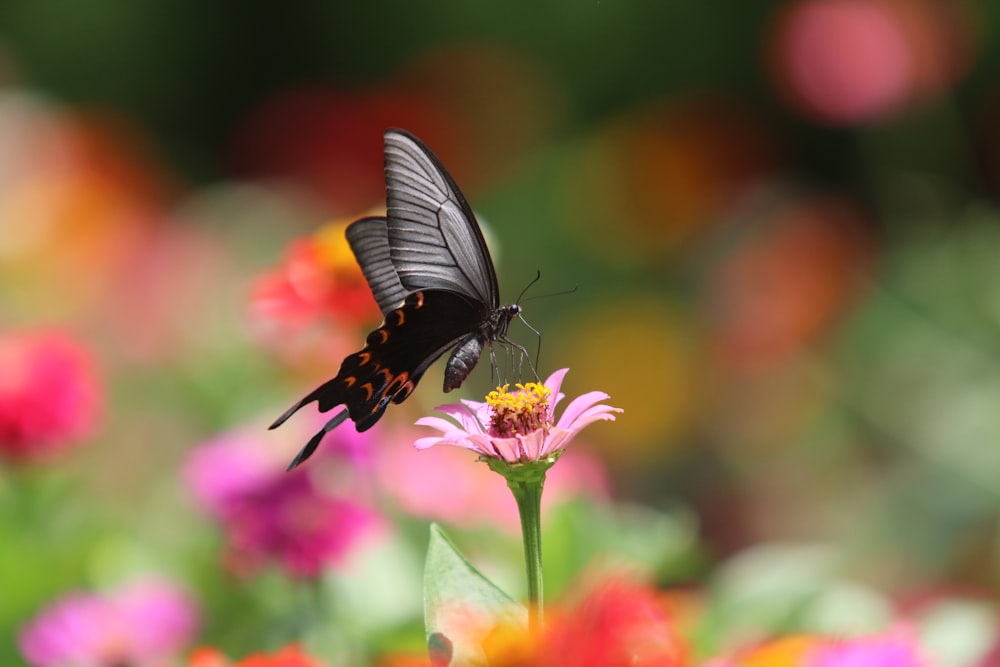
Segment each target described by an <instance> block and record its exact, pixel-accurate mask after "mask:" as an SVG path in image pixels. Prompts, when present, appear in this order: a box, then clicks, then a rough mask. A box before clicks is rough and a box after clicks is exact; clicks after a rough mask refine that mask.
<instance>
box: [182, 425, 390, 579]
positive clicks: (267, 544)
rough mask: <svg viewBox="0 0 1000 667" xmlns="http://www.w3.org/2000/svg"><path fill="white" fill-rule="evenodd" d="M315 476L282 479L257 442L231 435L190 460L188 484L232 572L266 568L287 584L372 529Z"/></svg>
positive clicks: (368, 519) (315, 572)
mask: <svg viewBox="0 0 1000 667" xmlns="http://www.w3.org/2000/svg"><path fill="white" fill-rule="evenodd" d="M331 437H332V436H331ZM333 449H336V448H333ZM315 468H316V470H315V471H312V470H311V471H305V470H301V471H300V470H295V471H293V472H290V473H286V472H285V470H284V466H283V465H282V464H280V463H278V462H277V461H276V460H271V457H269V456H268V455H267V452H266V451H265V450H264V448H263V447H261V446H258V443H257V442H255V441H253V440H251V439H250V438H247V437H239V436H236V435H229V436H222V437H220V438H218V439H216V440H214V441H212V442H210V443H208V444H205V445H202V446H201V447H199V448H198V449H196V450H195V451H194V452H193V453H192V454H191V455H190V457H189V459H188V462H187V465H186V475H187V479H188V484H189V485H190V487H191V488H192V491H193V493H194V496H195V498H196V499H197V500H198V501H199V502H200V503H201V505H202V506H203V508H204V509H205V510H206V511H207V512H208V513H209V514H210V515H212V516H213V517H215V518H216V519H217V520H218V521H219V522H220V523H221V524H222V527H223V531H224V532H225V535H226V542H227V545H228V549H229V558H228V562H229V564H230V565H231V566H232V567H233V568H234V569H235V570H236V571H238V572H241V573H252V572H254V571H256V570H258V569H259V568H260V567H262V566H263V565H264V564H265V563H266V562H267V561H269V560H273V561H276V562H277V563H278V564H279V565H280V566H281V567H283V568H284V569H285V570H286V571H287V572H288V573H290V574H292V575H294V576H302V577H315V576H319V575H320V574H321V573H322V571H323V569H324V568H325V567H326V566H328V565H332V564H336V563H339V562H341V561H342V560H343V559H344V558H345V557H346V556H347V554H348V553H349V552H350V550H351V549H352V547H354V546H355V545H356V544H357V543H358V542H359V541H360V539H361V538H362V537H364V536H366V535H367V534H368V533H369V531H370V530H371V529H372V528H374V527H376V526H377V525H379V521H378V518H377V516H376V515H375V514H374V513H373V512H372V511H371V510H369V509H368V508H367V507H365V506H364V505H361V504H360V503H357V502H355V501H354V500H351V499H348V498H345V497H340V496H337V495H334V494H332V493H330V492H327V491H324V490H323V489H322V488H321V487H320V484H318V483H317V481H316V478H315V477H314V476H313V473H314V472H318V471H320V467H315Z"/></svg>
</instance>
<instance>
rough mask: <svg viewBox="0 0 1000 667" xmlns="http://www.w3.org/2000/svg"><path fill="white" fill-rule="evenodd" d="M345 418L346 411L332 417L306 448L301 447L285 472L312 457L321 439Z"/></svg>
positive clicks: (346, 415)
mask: <svg viewBox="0 0 1000 667" xmlns="http://www.w3.org/2000/svg"><path fill="white" fill-rule="evenodd" d="M347 417H348V412H347V410H346V409H344V410H341V411H340V412H338V413H337V414H336V415H334V416H333V418H332V419H331V420H330V421H328V422H327V423H326V424H325V425H324V426H323V428H322V429H320V431H319V432H318V433H317V434H316V435H314V436H313V437H312V438H310V439H309V442H307V443H306V446H305V447H303V448H302V449H301V450H300V451H299V453H298V454H296V455H295V458H294V459H292V462H291V463H289V464H288V467H287V468H285V470H286V472H287V471H290V470H293V469H294V468H295V467H296V466H298V465H299V464H300V463H302V462H303V461H305V460H306V459H308V458H309V457H310V456H312V455H313V452H315V451H316V448H317V447H319V443H320V442H321V441H322V440H323V437H324V436H325V435H326V434H327V433H329V432H330V431H332V430H333V429H335V428H337V427H338V426H340V425H341V424H343V423H344V421H345V420H346V419H347Z"/></svg>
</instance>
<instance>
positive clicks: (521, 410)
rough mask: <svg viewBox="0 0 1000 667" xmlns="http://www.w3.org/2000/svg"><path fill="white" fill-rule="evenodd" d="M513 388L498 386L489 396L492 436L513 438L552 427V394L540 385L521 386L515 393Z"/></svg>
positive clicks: (490, 430)
mask: <svg viewBox="0 0 1000 667" xmlns="http://www.w3.org/2000/svg"><path fill="white" fill-rule="evenodd" d="M509 386H510V385H506V384H505V385H503V386H502V387H497V388H496V390H495V391H491V392H490V393H489V394H487V395H486V404H487V405H489V406H490V429H489V432H490V435H492V436H493V437H496V438H511V437H514V436H515V435H527V434H528V433H533V432H534V431H537V430H538V429H546V430H548V428H549V427H550V426H552V422H551V421H550V419H549V397H550V396H551V395H552V392H551V391H549V388H548V387H546V386H545V385H543V384H541V383H540V382H529V383H527V384H518V385H517V389H516V390H514V391H513V392H510V391H508V387H509Z"/></svg>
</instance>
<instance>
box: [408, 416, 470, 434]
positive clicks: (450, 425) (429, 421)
mask: <svg viewBox="0 0 1000 667" xmlns="http://www.w3.org/2000/svg"><path fill="white" fill-rule="evenodd" d="M413 423H414V424H415V425H417V426H429V427H430V428H435V429H437V430H439V431H441V432H442V433H447V432H448V431H451V430H454V429H455V428H457V427H458V426H459V425H458V424H455V422H453V421H451V420H450V419H442V418H441V417H421V418H420V419H418V420H417V421H415V422H413Z"/></svg>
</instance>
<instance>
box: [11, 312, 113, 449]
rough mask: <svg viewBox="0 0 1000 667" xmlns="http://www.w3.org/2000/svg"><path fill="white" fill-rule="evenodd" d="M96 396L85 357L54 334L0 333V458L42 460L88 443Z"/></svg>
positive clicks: (93, 375)
mask: <svg viewBox="0 0 1000 667" xmlns="http://www.w3.org/2000/svg"><path fill="white" fill-rule="evenodd" d="M101 402H102V395H101V390H100V387H99V383H98V380H97V376H96V373H95V369H94V360H93V358H92V357H91V354H90V352H89V351H88V350H87V349H85V348H84V347H83V346H82V345H81V344H80V343H78V342H77V341H75V340H73V339H72V338H70V337H69V336H67V335H65V334H63V333H58V332H7V333H3V332H0V456H3V457H4V458H7V459H9V460H12V461H18V462H22V461H38V460H46V459H51V458H53V457H55V456H56V455H58V454H61V453H62V452H64V451H65V450H66V449H68V448H69V447H71V446H72V445H74V444H76V443H78V442H80V441H81V440H82V439H84V438H86V437H88V436H89V435H90V434H91V433H92V431H93V429H94V427H95V425H96V421H97V416H98V412H99V407H100V405H101Z"/></svg>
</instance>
